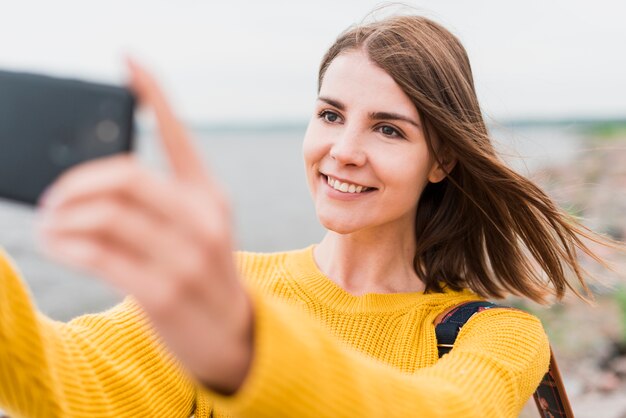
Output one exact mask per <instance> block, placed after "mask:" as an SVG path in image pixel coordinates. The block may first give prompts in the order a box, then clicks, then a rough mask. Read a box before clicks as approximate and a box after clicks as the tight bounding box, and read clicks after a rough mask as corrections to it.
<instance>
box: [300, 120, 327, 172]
mask: <svg viewBox="0 0 626 418" xmlns="http://www.w3.org/2000/svg"><path fill="white" fill-rule="evenodd" d="M320 133H321V132H320V129H319V128H317V127H316V126H315V124H314V123H310V124H309V127H308V128H307V130H306V133H305V134H304V140H303V141H302V157H303V159H304V165H305V168H306V172H307V177H308V176H310V175H311V174H312V171H313V170H314V171H315V173H317V169H319V163H320V162H321V160H322V159H323V158H324V156H325V155H326V148H327V147H326V145H325V141H324V140H323V137H321V136H320Z"/></svg>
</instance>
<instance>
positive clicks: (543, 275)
mask: <svg viewBox="0 0 626 418" xmlns="http://www.w3.org/2000/svg"><path fill="white" fill-rule="evenodd" d="M357 49H360V50H362V51H364V52H365V53H367V55H368V56H369V58H370V59H371V60H372V62H374V63H375V64H376V65H378V66H379V67H380V68H382V69H383V70H385V71H386V72H387V73H388V74H389V75H390V76H391V77H392V78H393V79H394V80H395V81H396V83H398V85H399V86H400V87H401V88H402V90H403V91H404V93H406V95H407V96H408V97H409V98H410V99H411V100H412V101H413V103H414V105H415V107H416V108H417V110H418V112H419V114H420V116H421V118H422V126H424V127H425V132H424V134H425V137H426V141H427V143H428V148H429V150H430V152H431V153H432V154H433V155H434V156H435V158H436V161H437V162H438V163H440V164H445V163H446V162H447V161H450V159H454V160H456V164H455V165H454V168H453V169H452V170H451V171H450V172H449V173H448V175H447V177H446V178H445V179H444V180H443V181H441V182H439V183H429V184H428V185H427V186H426V188H425V189H424V191H423V193H422V195H421V197H420V200H419V204H418V207H417V215H416V225H415V235H416V238H417V250H416V253H415V258H414V263H413V264H414V267H415V270H416V272H417V274H418V275H419V277H420V278H421V279H422V280H423V281H424V283H425V285H426V291H428V292H440V291H442V290H443V289H442V285H441V284H442V283H443V284H445V286H447V287H449V288H451V289H455V290H460V289H462V288H470V289H472V290H473V291H474V292H476V293H478V294H480V295H482V296H484V297H495V298H502V297H504V296H506V295H507V294H514V295H523V296H526V297H528V298H530V299H532V300H534V301H536V302H546V301H547V297H548V296H550V295H554V296H556V297H557V299H560V298H562V297H563V295H564V294H565V291H566V289H567V288H569V289H571V290H572V291H573V292H574V293H575V294H576V295H578V296H580V297H584V296H583V293H584V294H586V295H587V296H589V295H590V292H589V289H588V287H587V285H586V283H585V279H584V276H583V272H584V270H583V269H582V267H581V266H580V264H579V261H578V259H577V250H582V251H583V252H584V253H586V254H587V255H589V256H590V257H592V258H593V259H594V260H596V261H597V262H599V263H601V264H602V265H604V266H605V267H608V266H607V265H606V263H604V262H603V260H602V259H600V258H599V257H598V256H597V255H595V254H594V253H593V251H591V250H590V249H589V248H588V247H587V245H585V243H584V242H583V240H584V239H585V238H586V239H590V240H592V241H594V242H597V243H601V244H605V245H609V246H618V244H617V243H615V242H612V241H610V240H609V239H608V238H607V239H605V238H604V237H602V236H600V235H597V234H595V233H593V232H592V231H590V230H589V229H587V228H586V227H584V226H583V225H581V224H580V223H578V222H577V221H576V220H575V219H574V218H573V217H571V216H569V215H568V214H566V213H565V212H564V211H562V210H561V209H559V207H558V206H557V205H556V204H555V203H554V202H553V201H552V200H551V199H550V198H549V197H548V196H547V195H546V194H545V193H544V192H543V191H542V190H541V189H540V188H539V187H537V186H536V185H535V184H534V183H532V182H531V181H530V180H528V179H526V178H525V177H523V176H521V175H520V174H518V173H516V172H515V171H513V170H512V169H511V168H509V167H507V166H506V165H505V164H504V163H503V162H502V160H501V159H500V158H499V157H498V155H497V154H496V152H495V150H494V147H493V146H492V143H491V140H490V137H489V133H488V130H487V127H486V125H485V122H484V120H483V117H482V114H481V110H480V106H479V104H478V99H477V97H476V92H475V89H474V82H473V78H472V70H471V66H470V63H469V59H468V57H467V53H466V51H465V49H464V48H463V46H462V45H461V43H460V41H459V40H458V39H457V38H456V37H455V36H454V35H453V34H451V33H450V32H449V31H448V30H446V29H445V28H443V27H442V26H441V25H439V24H437V23H435V22H433V21H432V20H429V19H427V18H424V17H421V16H395V17H391V18H387V19H384V20H381V21H376V22H372V23H367V24H362V25H359V26H356V27H352V28H350V29H348V30H347V31H346V32H344V33H342V34H341V35H340V36H339V37H338V38H337V40H336V41H335V43H334V44H333V45H332V46H331V47H330V49H329V50H328V51H327V53H326V54H325V56H324V58H323V59H322V62H321V66H320V70H319V78H318V89H319V88H320V87H321V84H322V81H323V78H324V74H325V72H326V69H327V68H328V66H329V65H330V63H331V62H332V61H333V59H334V58H335V57H337V55H339V54H341V53H342V52H347V51H353V50H357ZM435 145H436V146H435ZM435 149H436V150H437V152H435ZM571 273H573V275H574V276H575V277H576V279H577V281H578V282H579V283H580V285H581V288H582V290H583V292H580V291H579V290H578V286H575V285H574V284H573V283H570V282H569V281H568V276H570V275H571ZM585 273H586V272H585Z"/></svg>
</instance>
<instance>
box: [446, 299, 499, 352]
mask: <svg viewBox="0 0 626 418" xmlns="http://www.w3.org/2000/svg"><path fill="white" fill-rule="evenodd" d="M496 307H503V306H499V305H496V304H495V303H491V302H487V301H477V302H467V303H463V304H461V305H458V306H456V307H455V308H454V309H452V310H451V311H450V312H448V313H447V314H446V315H445V316H444V317H443V318H442V319H441V322H440V323H439V324H438V325H437V326H436V327H435V334H436V335H437V350H438V351H439V358H441V356H443V355H444V354H447V353H448V352H449V351H450V350H451V349H452V346H453V345H454V342H455V341H456V337H457V335H459V331H460V330H461V327H462V326H463V325H465V323H466V322H467V321H468V320H469V319H470V318H471V317H472V316H473V315H474V314H477V313H478V312H481V311H484V310H485V309H491V308H496Z"/></svg>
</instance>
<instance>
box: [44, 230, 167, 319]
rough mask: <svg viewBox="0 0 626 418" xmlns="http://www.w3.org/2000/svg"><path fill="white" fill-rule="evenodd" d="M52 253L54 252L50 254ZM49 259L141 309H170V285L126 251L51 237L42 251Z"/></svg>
mask: <svg viewBox="0 0 626 418" xmlns="http://www.w3.org/2000/svg"><path fill="white" fill-rule="evenodd" d="M52 249H54V250H52ZM44 253H45V254H46V256H48V257H49V258H51V259H53V260H55V261H58V262H61V263H63V264H65V265H68V266H71V267H73V268H75V269H77V270H79V271H81V272H85V273H87V274H91V275H94V276H96V277H98V278H99V279H101V280H103V281H104V282H105V283H107V284H109V285H110V286H112V287H114V288H115V289H117V290H119V291H121V292H122V293H124V294H131V295H133V296H134V297H135V298H136V299H137V301H138V302H139V303H140V304H141V305H143V306H150V307H153V308H152V309H153V310H156V307H159V308H160V309H161V310H165V309H166V306H167V307H168V308H171V306H170V305H171V304H172V303H173V300H174V298H175V296H178V295H175V294H174V293H173V292H172V282H171V281H168V280H166V279H165V278H164V277H163V276H162V272H160V271H159V270H156V269H152V268H151V267H150V266H147V265H146V264H145V262H144V261H143V260H142V259H141V258H138V257H136V256H134V255H133V254H132V253H131V252H129V251H128V250H127V249H125V248H122V247H120V246H119V245H114V244H111V243H109V242H107V241H106V240H95V239H93V238H91V237H87V236H63V237H55V238H52V239H51V241H50V245H47V246H46V247H45V248H44Z"/></svg>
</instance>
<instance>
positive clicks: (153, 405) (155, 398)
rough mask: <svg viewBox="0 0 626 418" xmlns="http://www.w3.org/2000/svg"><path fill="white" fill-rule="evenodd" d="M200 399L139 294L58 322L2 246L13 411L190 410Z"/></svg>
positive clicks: (3, 344)
mask: <svg viewBox="0 0 626 418" xmlns="http://www.w3.org/2000/svg"><path fill="white" fill-rule="evenodd" d="M194 399H195V389H194V386H193V385H192V384H191V383H190V382H189V380H188V379H186V377H185V375H184V374H183V373H182V372H181V370H180V368H179V367H178V366H177V365H176V363H175V362H174V361H173V360H172V359H171V357H170V356H168V355H167V354H166V353H165V352H164V351H163V350H162V348H161V347H160V346H159V344H158V342H157V340H156V338H155V336H154V334H153V332H151V331H150V328H149V326H148V324H147V322H146V319H145V318H144V317H143V315H142V314H141V310H140V309H139V308H138V306H137V305H136V304H135V303H134V302H133V301H132V300H131V299H127V300H125V301H124V302H123V303H122V304H120V305H118V306H116V307H115V308H113V309H111V310H109V311H107V312H104V313H102V314H97V315H86V316H82V317H79V318H77V319H75V320H73V321H72V322H70V323H67V324H65V323H61V322H56V321H52V320H50V319H49V318H47V317H45V316H43V315H41V314H40V313H38V312H37V310H36V309H35V307H34V305H33V303H32V300H31V297H30V295H29V293H28V290H27V288H26V286H25V285H24V283H23V282H22V280H21V279H20V276H19V274H18V272H17V270H16V268H15V267H14V266H13V265H12V264H11V261H10V259H9V258H8V256H7V254H6V253H4V252H3V251H1V250H0V409H2V410H4V411H5V412H7V413H8V414H9V416H11V417H46V418H54V417H64V418H65V417H137V416H167V417H188V416H189V415H190V413H191V411H192V408H193V405H194Z"/></svg>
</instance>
